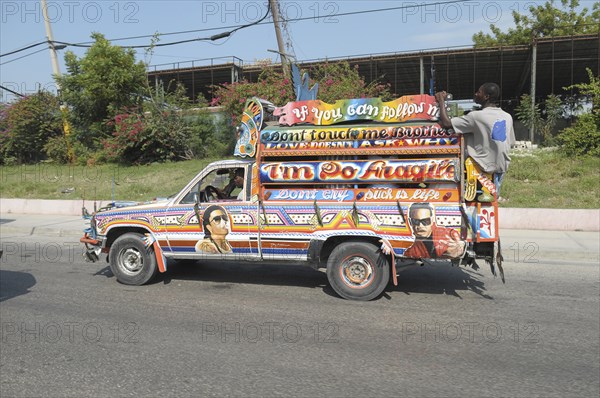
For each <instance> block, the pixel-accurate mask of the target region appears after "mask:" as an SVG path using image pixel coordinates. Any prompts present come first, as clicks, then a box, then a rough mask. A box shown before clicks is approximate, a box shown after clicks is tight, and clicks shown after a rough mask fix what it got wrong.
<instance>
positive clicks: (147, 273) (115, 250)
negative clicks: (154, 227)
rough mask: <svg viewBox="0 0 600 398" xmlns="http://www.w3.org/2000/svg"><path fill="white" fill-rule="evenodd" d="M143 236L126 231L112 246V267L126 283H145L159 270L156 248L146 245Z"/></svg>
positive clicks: (116, 274)
mask: <svg viewBox="0 0 600 398" xmlns="http://www.w3.org/2000/svg"><path fill="white" fill-rule="evenodd" d="M142 238H143V235H142V234H138V233H134V232H130V233H126V234H123V235H121V236H119V237H118V238H117V240H115V242H114V243H113V245H112V246H111V247H110V253H109V258H110V269H111V271H112V273H113V274H114V275H115V276H116V277H117V280H118V281H119V282H121V283H123V284H125V285H143V284H145V283H148V282H150V281H151V280H152V278H154V277H155V276H156V273H157V272H158V265H157V263H156V256H155V254H154V249H153V248H152V246H151V247H146V246H145V245H144V242H143V241H142Z"/></svg>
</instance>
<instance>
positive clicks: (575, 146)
mask: <svg viewBox="0 0 600 398" xmlns="http://www.w3.org/2000/svg"><path fill="white" fill-rule="evenodd" d="M587 72H588V76H589V79H590V81H589V83H578V84H574V85H573V86H571V87H565V90H569V89H571V88H575V89H577V90H578V91H579V93H580V95H581V96H583V98H587V100H588V101H589V102H590V103H591V106H592V107H591V109H590V112H587V113H584V114H582V115H581V116H579V117H578V118H577V121H576V122H575V123H574V124H573V125H572V126H571V127H568V128H566V129H564V130H562V131H561V132H560V133H559V134H558V137H557V138H558V143H559V144H560V146H561V148H562V150H563V151H564V152H565V153H566V154H567V155H569V156H578V155H592V156H600V77H598V76H594V74H593V72H592V70H591V69H589V68H588V69H587Z"/></svg>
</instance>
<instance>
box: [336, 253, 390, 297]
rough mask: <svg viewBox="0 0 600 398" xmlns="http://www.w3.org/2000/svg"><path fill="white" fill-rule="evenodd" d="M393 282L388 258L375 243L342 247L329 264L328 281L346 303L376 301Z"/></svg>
mask: <svg viewBox="0 0 600 398" xmlns="http://www.w3.org/2000/svg"><path fill="white" fill-rule="evenodd" d="M389 278H390V264H389V261H388V259H387V257H386V256H385V255H384V254H383V253H381V251H380V250H379V248H378V247H377V246H375V245H373V244H371V243H367V242H346V243H342V244H340V245H338V246H337V247H336V248H335V249H333V251H332V252H331V255H330V256H329V260H328V261H327V279H329V283H330V284H331V287H332V288H333V290H335V292H336V293H337V294H339V295H340V296H342V297H343V298H345V299H349V300H362V301H367V300H372V299H374V298H376V297H378V296H379V295H380V294H381V293H382V292H383V290H384V289H385V287H386V286H387V284H388V281H389Z"/></svg>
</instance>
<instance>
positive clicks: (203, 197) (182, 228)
mask: <svg viewBox="0 0 600 398" xmlns="http://www.w3.org/2000/svg"><path fill="white" fill-rule="evenodd" d="M246 166H247V163H242V164H241V165H231V164H229V163H228V164H223V165H219V164H216V165H212V167H211V166H209V167H210V170H207V172H206V173H201V175H200V176H199V177H198V179H197V181H195V183H194V184H192V185H190V186H189V188H188V190H187V192H185V193H184V194H183V195H180V199H179V201H178V202H177V203H175V204H174V205H173V206H172V207H170V208H169V209H168V210H167V215H166V217H165V223H166V231H167V237H168V240H169V246H170V249H171V252H172V253H173V257H175V258H199V259H203V258H213V257H215V258H218V259H228V258H231V259H236V258H237V259H245V258H248V259H252V257H254V256H256V255H258V251H257V246H256V244H254V245H253V244H252V241H253V239H252V235H253V229H254V233H256V228H254V224H255V223H254V221H253V217H252V212H251V209H250V202H249V200H248V199H249V195H247V194H246V191H245V190H244V187H245V184H246V181H247V179H246V178H245V175H246ZM236 172H237V173H238V174H244V176H243V177H242V178H241V179H240V178H239V176H236ZM236 179H237V184H236ZM240 181H242V182H241V183H240ZM254 242H256V240H255V239H254Z"/></svg>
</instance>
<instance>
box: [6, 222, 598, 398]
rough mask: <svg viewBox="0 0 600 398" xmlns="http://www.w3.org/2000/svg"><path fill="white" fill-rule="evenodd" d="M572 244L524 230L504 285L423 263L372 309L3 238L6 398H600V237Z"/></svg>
mask: <svg viewBox="0 0 600 398" xmlns="http://www.w3.org/2000/svg"><path fill="white" fill-rule="evenodd" d="M532 234H535V235H532ZM569 234H570V235H569V236H570V237H571V238H572V239H573V242H577V243H573V244H572V245H565V244H564V242H562V246H561V244H559V243H561V242H558V241H556V242H553V241H552V239H553V238H551V237H549V235H548V234H547V233H545V232H544V231H537V232H531V231H530V232H528V233H527V234H524V233H523V234H520V233H519V232H518V231H515V232H512V233H511V234H510V236H509V237H508V238H507V239H504V241H503V245H504V251H505V257H506V260H507V261H506V262H505V272H506V277H507V282H506V284H502V282H501V281H500V279H499V278H494V277H493V276H492V275H491V273H490V270H489V268H488V267H487V266H486V265H485V264H481V269H480V270H479V271H474V270H472V269H466V268H451V267H449V266H446V265H435V266H425V267H420V268H414V269H410V270H407V271H405V272H404V273H402V275H401V277H400V279H399V286H397V287H393V286H390V287H389V288H388V290H387V291H386V293H385V295H384V296H383V297H382V298H380V299H378V300H375V301H372V302H367V303H361V302H351V301H346V300H342V299H340V298H338V297H337V296H336V295H335V293H334V292H333V291H332V290H331V288H329V287H328V285H327V278H326V275H325V273H324V272H319V271H314V270H311V269H309V268H305V267H302V266H288V267H276V266H265V265H260V264H251V265H240V264H227V265H215V264H213V265H210V264H197V265H174V264H171V265H170V269H169V271H168V273H167V274H165V275H164V276H162V277H160V278H159V279H158V281H156V282H155V283H153V284H151V285H147V286H142V287H132V286H124V285H121V284H119V283H117V282H116V280H115V278H114V277H113V276H112V274H111V272H110V270H109V268H108V266H107V264H106V263H105V262H100V263H94V264H91V263H85V262H83V260H82V259H81V257H80V254H81V248H80V247H79V245H78V244H77V240H76V239H74V238H69V237H51V238H50V237H46V238H42V237H40V236H21V237H19V236H3V237H2V242H1V245H2V248H3V249H4V256H3V258H2V259H1V260H0V323H1V328H0V330H1V336H0V338H1V345H0V396H1V397H3V398H6V397H15V396H16V397H33V396H52V397H54V396H73V397H84V396H102V397H113V396H153V397H159V396H160V397H170V396H172V397H183V396H211V395H213V396H214V395H217V396H244V397H246V396H260V397H271V396H302V397H307V396H329V397H338V396H351V397H359V396H415V397H425V396H445V397H458V396H460V397H480V396H502V397H506V396H510V397H531V396H544V397H547V396H556V397H566V396H571V397H584V396H590V397H592V396H598V394H599V392H600V376H599V375H600V368H599V364H600V335H599V333H600V331H599V329H600V326H599V325H600V319H599V316H600V315H599V314H600V299H599V296H600V282H599V280H600V266H599V264H598V239H597V238H598V234H597V233H596V234H591V233H581V232H579V233H578V232H572V233H569ZM564 247H567V249H565V248H564Z"/></svg>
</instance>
